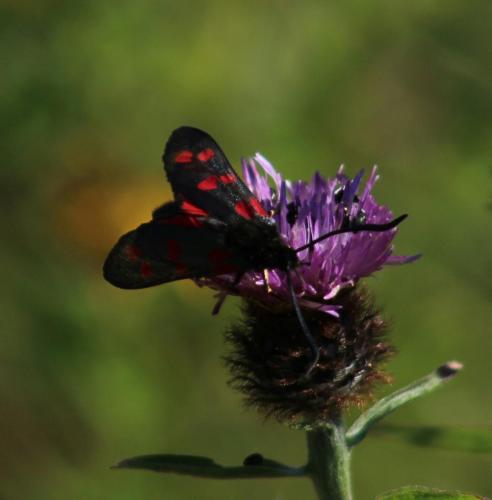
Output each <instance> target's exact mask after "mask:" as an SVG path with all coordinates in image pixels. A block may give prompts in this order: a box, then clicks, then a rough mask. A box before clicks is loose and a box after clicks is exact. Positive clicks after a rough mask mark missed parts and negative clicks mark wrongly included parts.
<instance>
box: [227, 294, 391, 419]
mask: <svg viewBox="0 0 492 500" xmlns="http://www.w3.org/2000/svg"><path fill="white" fill-rule="evenodd" d="M338 302H339V304H340V305H342V309H341V312H340V317H339V318H335V317H333V316H331V315H328V314H325V313H323V312H320V311H310V310H304V315H305V319H306V322H307V324H308V326H309V329H310V331H311V333H312V335H313V338H314V340H315V342H316V343H317V345H318V347H319V352H320V358H319V362H318V363H317V365H316V367H315V368H314V369H313V371H312V373H311V374H310V376H309V377H304V376H303V375H304V373H305V370H306V366H307V365H308V364H309V362H310V358H311V351H310V349H309V346H308V345H307V343H306V339H305V337H304V336H303V334H302V331H301V330H300V328H299V323H298V320H297V318H296V315H295V312H294V310H293V308H292V307H291V306H289V305H288V304H285V305H284V306H278V307H273V308H272V307H266V306H265V305H262V304H261V303H258V302H255V301H251V300H249V301H245V302H244V306H243V317H242V319H241V320H240V321H239V322H237V323H236V324H235V325H233V326H232V327H231V328H230V331H229V332H228V334H227V340H228V342H229V345H230V348H231V352H230V354H229V355H228V357H227V358H226V362H227V365H228V367H229V369H230V372H231V385H232V386H233V387H234V388H236V389H238V390H239V391H240V392H242V393H243V394H244V396H245V401H246V404H247V405H249V406H253V407H256V408H257V409H259V410H260V411H261V412H262V413H263V414H265V415H266V416H274V417H276V418H277V419H278V420H287V421H290V422H291V423H294V422H296V421H303V422H309V423H315V422H319V421H323V420H327V419H330V418H334V417H336V415H338V414H339V413H340V411H341V410H343V409H344V408H346V407H347V406H349V405H351V404H356V405H358V404H360V403H362V402H363V400H364V399H366V398H367V397H368V396H370V394H371V389H372V387H373V385H374V383H375V382H377V381H385V382H387V381H388V380H389V377H388V376H387V375H386V374H384V372H382V371H381V363H382V362H383V361H385V360H386V359H387V358H388V356H389V355H390V354H391V353H392V352H393V349H392V348H391V346H390V345H389V344H388V343H387V342H386V341H385V333H386V323H385V321H384V320H383V319H382V317H381V315H380V314H379V312H378V311H377V310H376V308H375V307H374V305H373V303H372V301H371V300H370V299H369V296H368V293H367V292H366V291H365V290H364V289H363V288H361V287H360V286H358V287H356V288H354V289H352V290H350V291H346V292H344V293H343V294H341V295H340V297H339V301H338Z"/></svg>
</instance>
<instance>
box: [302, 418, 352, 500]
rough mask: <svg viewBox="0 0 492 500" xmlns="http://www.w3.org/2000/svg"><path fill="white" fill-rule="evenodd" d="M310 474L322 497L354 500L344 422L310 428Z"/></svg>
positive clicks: (329, 499) (308, 432)
mask: <svg viewBox="0 0 492 500" xmlns="http://www.w3.org/2000/svg"><path fill="white" fill-rule="evenodd" d="M307 445H308V457H309V459H308V464H307V466H306V470H307V473H308V475H309V477H310V478H311V480H312V481H313V484H314V487H315V489H316V493H317V494H318V498H319V499H320V500H352V498H353V497H352V485H351V480H350V449H349V447H348V446H347V443H346V440H345V430H344V427H343V424H342V423H341V422H333V423H331V424H327V425H324V426H320V427H318V428H316V429H313V430H310V431H307Z"/></svg>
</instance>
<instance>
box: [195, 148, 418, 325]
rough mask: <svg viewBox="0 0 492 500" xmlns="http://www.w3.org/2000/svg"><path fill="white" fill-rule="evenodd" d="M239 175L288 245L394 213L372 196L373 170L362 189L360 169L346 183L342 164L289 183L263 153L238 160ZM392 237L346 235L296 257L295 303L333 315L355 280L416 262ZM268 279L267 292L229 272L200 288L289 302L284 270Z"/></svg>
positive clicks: (254, 278) (252, 278) (251, 276)
mask: <svg viewBox="0 0 492 500" xmlns="http://www.w3.org/2000/svg"><path fill="white" fill-rule="evenodd" d="M258 166H259V167H261V169H262V170H263V174H261V173H260V172H259V170H258ZM243 175H244V179H245V181H246V184H247V185H248V187H249V188H250V189H251V191H252V192H253V193H254V194H255V195H256V197H257V198H258V200H260V202H261V204H262V205H263V207H264V208H265V209H266V210H267V211H268V212H270V213H272V214H273V218H274V220H275V222H276V224H277V228H278V230H279V232H280V234H281V235H282V237H283V238H284V240H285V242H286V243H287V244H288V245H289V246H290V247H291V248H299V247H301V246H303V245H306V244H309V243H310V242H311V241H312V240H314V239H315V238H317V237H318V236H321V235H323V234H326V233H328V232H330V231H333V230H335V229H339V228H340V227H343V225H344V224H345V225H348V224H351V223H354V222H359V223H362V222H364V223H371V224H384V223H387V222H389V221H390V220H391V219H392V218H393V214H392V212H391V211H390V210H389V209H388V208H387V207H385V206H383V205H379V204H378V203H377V202H376V201H375V199H374V197H373V196H372V194H371V191H372V189H373V187H374V184H375V183H376V181H377V180H378V175H377V172H376V167H374V168H373V170H372V172H371V174H370V176H369V179H368V181H367V182H366V184H365V186H364V188H363V189H362V188H361V180H362V176H363V171H361V172H359V173H358V174H357V175H356V176H355V178H354V179H350V178H348V177H347V176H346V175H345V174H344V172H343V167H341V168H340V169H339V171H338V173H337V175H336V176H335V177H333V178H329V179H326V178H324V177H323V176H322V175H320V174H319V173H316V174H315V175H314V177H313V178H312V180H311V181H310V182H304V181H296V182H290V181H287V180H284V179H282V176H281V175H280V174H279V173H278V172H277V171H276V170H275V169H274V168H273V166H272V165H271V164H270V163H269V162H268V161H267V160H266V159H265V158H264V157H263V156H261V155H260V154H256V156H255V157H254V159H248V160H243ZM271 183H273V187H271V185H270V184H271ZM396 232H397V229H396V228H394V229H391V230H388V231H384V232H358V233H344V234H341V235H337V236H333V237H330V238H327V239H325V240H323V241H321V242H319V243H317V244H316V245H314V246H313V247H312V248H309V249H306V250H304V251H302V252H300V253H299V255H298V256H299V259H300V261H301V264H300V266H299V267H298V268H297V270H296V272H295V273H294V274H293V275H292V280H293V284H294V288H295V290H296V294H297V296H298V298H299V302H300V305H301V306H302V307H304V308H309V309H316V310H320V311H323V312H325V313H329V314H332V315H334V316H338V315H339V311H340V308H341V304H340V303H337V301H336V297H337V295H338V294H339V293H340V291H342V290H344V289H350V288H353V287H354V286H355V284H356V283H357V282H358V281H359V279H360V278H363V277H366V276H369V275H371V274H372V273H374V272H375V271H377V270H379V269H381V268H382V267H383V266H385V265H392V264H404V263H407V262H411V261H413V260H415V259H416V258H418V256H410V257H404V256H403V257H401V256H395V255H393V244H392V242H393V238H394V237H395V235H396ZM267 281H268V291H267V287H266V286H265V275H264V274H263V273H260V272H256V271H251V272H248V273H246V274H245V275H244V276H243V277H242V278H241V281H240V283H239V284H238V285H236V284H235V283H234V277H233V276H232V275H225V276H218V277H213V278H207V279H206V280H202V283H204V284H206V285H208V286H210V287H212V288H216V289H218V290H222V291H224V292H227V293H231V294H236V295H240V296H242V297H245V298H250V299H255V300H259V301H261V302H264V303H267V304H271V303H275V302H279V301H281V302H285V301H287V302H290V295H289V289H288V285H287V276H286V274H285V272H283V271H280V270H276V269H272V270H268V271H267Z"/></svg>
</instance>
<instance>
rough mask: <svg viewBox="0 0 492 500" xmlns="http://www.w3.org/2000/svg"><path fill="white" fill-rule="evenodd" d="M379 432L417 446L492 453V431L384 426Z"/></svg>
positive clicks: (483, 429)
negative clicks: (400, 438)
mask: <svg viewBox="0 0 492 500" xmlns="http://www.w3.org/2000/svg"><path fill="white" fill-rule="evenodd" d="M379 431H380V432H382V433H383V434H387V435H396V436H399V437H402V438H403V439H404V440H405V441H408V442H409V443H412V444H413V445H416V446H425V447H435V448H442V449H446V450H454V451H467V452H471V453H492V429H488V428H482V429H478V428H475V429H472V428H465V427H430V426H428V427H411V426H404V425H384V426H380V427H379Z"/></svg>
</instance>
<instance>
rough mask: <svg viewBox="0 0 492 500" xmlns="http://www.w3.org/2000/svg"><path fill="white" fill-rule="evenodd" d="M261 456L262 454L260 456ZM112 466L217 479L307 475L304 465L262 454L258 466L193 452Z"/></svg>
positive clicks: (140, 457)
mask: <svg viewBox="0 0 492 500" xmlns="http://www.w3.org/2000/svg"><path fill="white" fill-rule="evenodd" d="M259 456H260V457H261V455H259ZM113 468H114V469H142V470H150V471H154V472H164V473H174V474H184V475H188V476H195V477H208V478H214V479H242V478H253V477H254V478H257V477H265V478H267V477H269V478H274V477H300V476H305V475H306V471H305V469H304V468H303V467H289V466H287V465H284V464H281V463H279V462H275V461H274V460H268V459H266V458H263V457H261V461H259V463H258V464H255V465H240V466H232V467H227V466H223V465H220V464H218V463H216V462H215V461H214V460H212V459H211V458H207V457H196V456H192V455H143V456H139V457H134V458H128V459H126V460H123V461H121V462H120V463H118V464H117V465H115V466H114V467H113Z"/></svg>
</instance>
